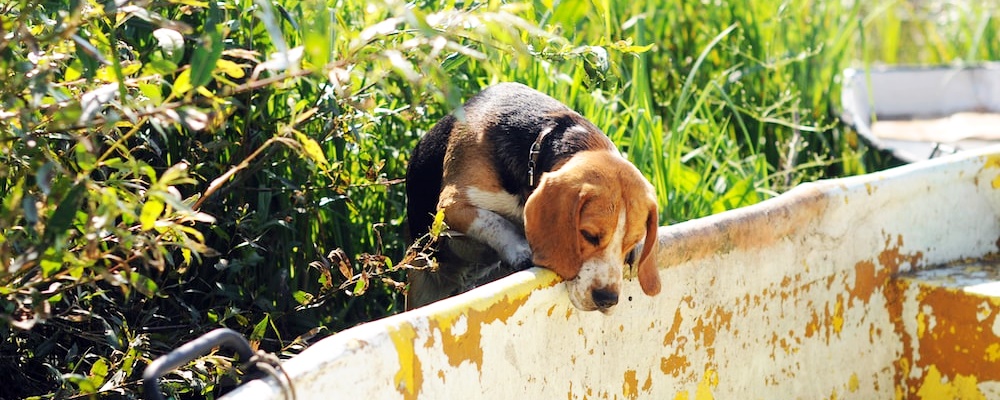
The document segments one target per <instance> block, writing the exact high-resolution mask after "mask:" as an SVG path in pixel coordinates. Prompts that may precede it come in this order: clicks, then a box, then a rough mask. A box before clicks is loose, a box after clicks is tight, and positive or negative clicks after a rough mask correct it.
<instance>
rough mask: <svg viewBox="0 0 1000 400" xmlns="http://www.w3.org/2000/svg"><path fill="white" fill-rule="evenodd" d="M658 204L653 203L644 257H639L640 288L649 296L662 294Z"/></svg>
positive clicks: (647, 220) (644, 242) (644, 246)
mask: <svg viewBox="0 0 1000 400" xmlns="http://www.w3.org/2000/svg"><path fill="white" fill-rule="evenodd" d="M657 218H658V217H657V211H656V202H655V201H654V202H651V203H650V206H649V215H648V216H647V217H646V239H645V240H644V241H643V245H642V255H641V256H639V268H638V269H639V270H638V271H637V275H638V276H639V286H642V291H643V292H644V293H646V294H647V295H649V296H655V295H656V294H657V293H660V273H659V269H658V268H657V265H656V245H657V243H656V242H657V235H656V232H657V229H658V227H659V222H658V219H657Z"/></svg>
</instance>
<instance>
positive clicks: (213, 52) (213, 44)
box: [189, 24, 225, 88]
mask: <svg viewBox="0 0 1000 400" xmlns="http://www.w3.org/2000/svg"><path fill="white" fill-rule="evenodd" d="M207 29H208V32H205V35H203V36H202V37H201V40H200V41H199V46H198V47H195V50H194V55H192V56H191V68H190V69H189V71H191V86H192V87H196V88H197V87H202V86H205V85H206V84H208V82H209V81H211V80H212V72H213V71H215V64H216V61H218V60H219V58H220V57H222V50H223V49H224V48H225V46H224V45H223V43H222V33H221V32H220V31H219V28H218V27H216V26H215V25H211V24H210V25H208V26H207Z"/></svg>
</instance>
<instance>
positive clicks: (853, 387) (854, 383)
mask: <svg viewBox="0 0 1000 400" xmlns="http://www.w3.org/2000/svg"><path fill="white" fill-rule="evenodd" d="M860 386H861V385H860V384H859V383H858V374H857V373H852V374H851V380H850V381H848V382H847V390H849V391H850V392H851V393H854V392H857V391H858V387H860Z"/></svg>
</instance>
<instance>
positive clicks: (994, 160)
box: [983, 154, 1000, 189]
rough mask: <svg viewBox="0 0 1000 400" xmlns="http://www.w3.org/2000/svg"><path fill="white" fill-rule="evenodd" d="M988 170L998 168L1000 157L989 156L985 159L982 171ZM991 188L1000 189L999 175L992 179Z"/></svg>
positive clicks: (999, 166) (995, 155)
mask: <svg viewBox="0 0 1000 400" xmlns="http://www.w3.org/2000/svg"><path fill="white" fill-rule="evenodd" d="M989 168H1000V155H998V154H991V155H989V156H987V157H986V162H985V163H983V169H984V170H985V169H989ZM992 183H993V188H994V189H1000V175H997V176H996V177H994V178H993V182H992Z"/></svg>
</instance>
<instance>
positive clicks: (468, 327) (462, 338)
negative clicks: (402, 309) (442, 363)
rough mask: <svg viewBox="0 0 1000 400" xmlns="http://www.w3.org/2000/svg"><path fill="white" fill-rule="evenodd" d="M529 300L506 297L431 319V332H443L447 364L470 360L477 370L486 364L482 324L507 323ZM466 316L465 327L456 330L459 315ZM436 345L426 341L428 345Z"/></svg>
mask: <svg viewBox="0 0 1000 400" xmlns="http://www.w3.org/2000/svg"><path fill="white" fill-rule="evenodd" d="M527 301H528V296H526V295H525V296H514V297H512V296H510V295H506V296H504V298H503V300H500V301H497V302H495V303H492V304H490V305H489V306H488V307H486V308H483V309H476V308H469V309H467V310H465V313H464V314H460V315H445V316H440V317H437V318H432V319H431V320H430V323H431V331H434V329H437V330H439V331H440V332H441V349H442V350H443V351H444V353H445V355H446V356H447V357H448V363H449V364H451V366H453V367H457V366H459V365H461V364H462V363H463V362H465V361H468V362H471V363H473V364H475V365H476V368H477V369H480V370H481V369H482V366H483V348H482V345H481V342H482V338H483V334H482V329H483V326H485V325H489V324H492V323H493V322H496V321H499V322H501V323H506V322H507V319H508V318H510V316H511V315H514V313H515V312H517V310H518V309H519V308H520V307H521V306H523V305H524V303H525V302H527ZM462 317H464V318H466V320H465V324H464V326H463V328H464V330H463V329H461V328H458V329H456V328H457V327H456V325H455V323H456V321H457V320H458V319H459V318H462ZM431 345H433V343H432V342H430V340H429V342H428V343H427V347H430V346H431Z"/></svg>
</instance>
